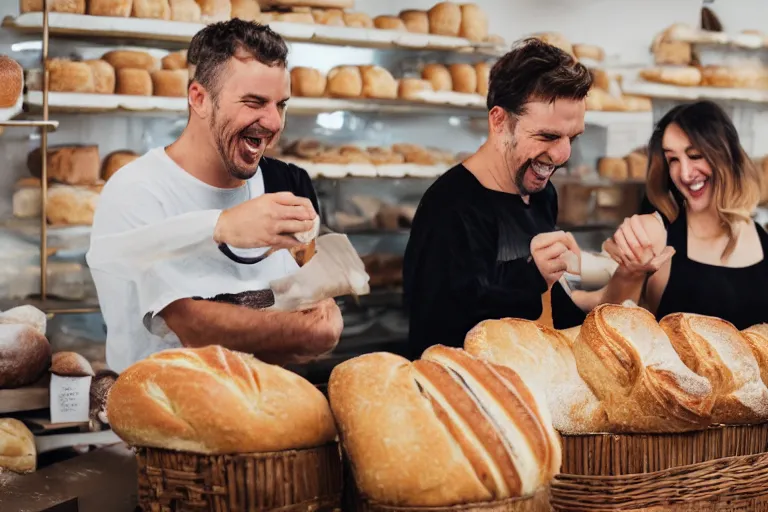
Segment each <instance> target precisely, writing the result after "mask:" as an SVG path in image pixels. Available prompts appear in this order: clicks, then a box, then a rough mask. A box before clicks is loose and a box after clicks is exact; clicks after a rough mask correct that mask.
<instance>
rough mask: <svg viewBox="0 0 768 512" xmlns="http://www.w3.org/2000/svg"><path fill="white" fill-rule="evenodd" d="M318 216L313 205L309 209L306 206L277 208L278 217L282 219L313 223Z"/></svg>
mask: <svg viewBox="0 0 768 512" xmlns="http://www.w3.org/2000/svg"><path fill="white" fill-rule="evenodd" d="M316 216H317V214H316V213H315V209H314V208H312V205H311V204H310V207H309V209H307V208H306V206H304V205H291V206H289V205H278V207H277V217H278V218H280V219H289V220H304V221H313V220H315V217H316ZM311 227H312V226H310V227H309V228H307V229H310V228H311Z"/></svg>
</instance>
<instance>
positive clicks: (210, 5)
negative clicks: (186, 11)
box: [195, 0, 232, 23]
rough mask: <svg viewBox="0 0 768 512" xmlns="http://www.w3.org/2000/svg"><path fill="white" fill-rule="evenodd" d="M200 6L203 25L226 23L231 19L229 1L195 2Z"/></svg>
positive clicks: (207, 0)
mask: <svg viewBox="0 0 768 512" xmlns="http://www.w3.org/2000/svg"><path fill="white" fill-rule="evenodd" d="M195 1H196V2H197V3H198V4H199V5H200V11H201V13H202V21H203V23H215V22H217V21H227V20H228V19H230V18H231V17H232V3H231V2H230V0H195Z"/></svg>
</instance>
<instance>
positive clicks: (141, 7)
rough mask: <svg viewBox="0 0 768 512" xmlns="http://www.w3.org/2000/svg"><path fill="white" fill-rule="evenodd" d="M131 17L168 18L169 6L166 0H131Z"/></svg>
mask: <svg viewBox="0 0 768 512" xmlns="http://www.w3.org/2000/svg"><path fill="white" fill-rule="evenodd" d="M131 16H132V17H133V18H145V19H155V20H170V19H171V6H170V4H169V3H168V0H133V8H132V10H131Z"/></svg>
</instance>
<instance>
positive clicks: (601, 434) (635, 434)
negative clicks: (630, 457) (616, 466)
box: [558, 420, 768, 437]
mask: <svg viewBox="0 0 768 512" xmlns="http://www.w3.org/2000/svg"><path fill="white" fill-rule="evenodd" d="M765 424H768V420H766V421H762V422H760V423H750V424H745V425H720V424H718V425H709V426H707V427H705V428H699V429H695V430H686V431H684V432H590V433H566V432H559V431H558V434H559V435H560V436H562V437H622V436H625V437H649V436H651V437H652V436H684V435H691V434H695V433H697V432H707V431H709V430H724V429H726V428H744V429H746V428H760V427H762V426H764V425H765Z"/></svg>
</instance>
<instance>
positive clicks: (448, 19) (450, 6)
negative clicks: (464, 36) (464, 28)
mask: <svg viewBox="0 0 768 512" xmlns="http://www.w3.org/2000/svg"><path fill="white" fill-rule="evenodd" d="M427 17H428V18H429V33H430V34H435V35H439V36H453V37H456V36H458V35H459V31H460V30H461V7H460V6H459V5H458V4H455V3H453V2H440V3H438V4H435V5H434V6H433V7H432V8H431V9H430V10H429V11H427Z"/></svg>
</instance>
